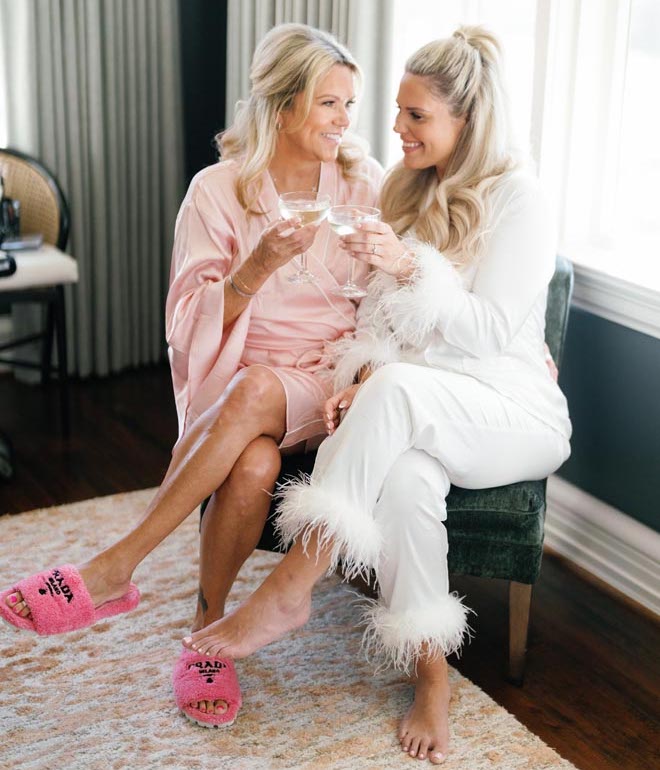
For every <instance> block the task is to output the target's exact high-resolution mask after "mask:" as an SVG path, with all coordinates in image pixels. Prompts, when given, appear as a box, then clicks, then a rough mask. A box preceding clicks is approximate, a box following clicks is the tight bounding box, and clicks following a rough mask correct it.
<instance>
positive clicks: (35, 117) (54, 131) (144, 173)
mask: <svg viewBox="0 0 660 770" xmlns="http://www.w3.org/2000/svg"><path fill="white" fill-rule="evenodd" d="M0 30H2V31H1V32H0V35H1V36H2V44H3V45H2V50H3V58H4V69H5V73H6V75H7V78H8V79H7V85H6V88H7V103H8V104H9V105H10V106H11V104H12V103H17V102H21V103H22V106H21V107H20V109H18V108H17V109H16V112H15V115H13V116H12V115H10V116H9V120H8V129H7V130H8V145H9V146H12V147H16V148H18V149H21V150H23V151H24V152H27V153H29V154H31V155H34V156H36V157H37V158H39V159H40V160H41V161H42V162H43V163H44V164H45V165H46V166H48V167H49V168H50V169H51V170H52V171H53V172H54V173H55V175H56V176H57V178H58V180H59V182H60V184H61V186H62V188H63V189H64V191H65V194H66V196H67V198H68V201H69V205H70V209H71V234H70V240H69V248H68V251H69V252H70V253H71V254H72V256H74V257H75V258H76V259H77V261H78V264H79V270H80V282H79V283H78V284H77V286H75V287H72V288H71V290H70V293H69V296H68V302H67V312H68V318H67V322H68V340H69V361H70V369H71V371H72V372H74V373H76V374H79V375H81V376H86V375H90V374H96V375H106V374H108V373H109V372H115V371H119V370H121V369H123V368H125V367H129V366H137V365H140V364H146V363H151V362H155V361H158V360H159V359H161V358H162V356H163V351H164V327H163V308H164V301H165V296H166V293H167V286H168V273H169V264H170V254H171V245H172V236H173V230H174V222H175V218H176V212H177V209H178V206H179V203H180V201H181V198H182V197H183V192H184V187H183V186H184V172H183V138H182V106H181V105H182V100H181V83H180V54H179V18H178V2H177V0H47V1H46V2H44V1H43V0H22V2H21V3H19V4H16V3H15V2H11V1H10V0H1V3H0ZM26 63H27V66H26ZM15 320H16V323H17V325H18V326H19V327H22V328H21V329H20V330H21V331H22V330H23V329H24V328H25V325H26V324H29V320H26V319H25V318H24V317H21V318H18V319H15Z"/></svg>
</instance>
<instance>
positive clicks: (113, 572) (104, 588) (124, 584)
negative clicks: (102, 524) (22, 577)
mask: <svg viewBox="0 0 660 770" xmlns="http://www.w3.org/2000/svg"><path fill="white" fill-rule="evenodd" d="M77 569H78V572H80V575H81V577H82V579H83V581H84V582H85V586H86V587H87V590H88V591H89V593H90V596H91V597H92V601H93V602H94V606H95V607H100V606H101V605H102V604H105V603H106V602H109V601H112V600H113V599H120V598H121V597H122V596H123V595H124V594H125V593H126V592H127V591H128V589H129V584H130V582H131V576H130V573H129V574H125V575H121V576H120V575H119V573H118V572H117V566H116V563H112V562H111V561H110V560H108V559H106V558H105V557H104V556H103V554H100V555H99V556H96V557H94V558H93V559H91V560H90V561H88V562H85V563H84V564H81V565H80V566H79V567H78V568H77ZM5 603H6V605H7V606H8V607H9V609H11V610H12V611H13V612H15V613H16V614H17V615H20V616H21V617H22V618H29V617H30V608H29V607H28V605H27V603H26V602H25V600H24V599H23V595H22V594H21V592H20V591H14V592H13V593H11V594H9V595H8V596H6V597H5Z"/></svg>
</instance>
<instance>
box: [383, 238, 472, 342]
mask: <svg viewBox="0 0 660 770" xmlns="http://www.w3.org/2000/svg"><path fill="white" fill-rule="evenodd" d="M414 252H415V257H416V267H415V272H414V274H413V276H412V278H411V279H410V283H408V284H406V285H405V286H401V287H399V288H397V289H396V290H395V291H388V292H384V293H383V294H382V296H381V298H380V306H381V308H382V310H383V312H384V313H385V315H386V316H387V318H388V319H389V321H390V324H391V326H392V331H393V333H394V336H395V337H396V338H397V339H398V340H400V341H401V342H404V343H407V344H409V345H413V346H415V347H420V346H421V345H422V344H423V342H424V341H425V340H426V338H427V337H428V335H429V334H430V333H431V332H432V331H434V329H436V328H437V327H438V325H439V324H440V323H441V322H442V321H443V320H444V321H446V320H448V319H449V318H451V317H452V316H453V315H454V312H455V309H456V306H457V303H459V302H460V301H461V298H462V294H463V291H464V289H463V284H462V282H461V278H460V275H459V274H458V272H457V271H456V269H455V268H454V266H453V265H452V263H451V262H450V261H449V260H448V259H447V257H445V256H444V255H443V254H442V253H441V252H439V251H438V250H437V249H436V248H435V247H434V246H432V245H431V244H429V243H415V245H414Z"/></svg>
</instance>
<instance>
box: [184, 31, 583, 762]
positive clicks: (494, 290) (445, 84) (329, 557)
mask: <svg viewBox="0 0 660 770" xmlns="http://www.w3.org/2000/svg"><path fill="white" fill-rule="evenodd" d="M397 101H398V105H399V114H398V116H397V119H396V123H395V127H394V130H395V131H396V132H397V133H398V134H399V135H400V136H401V139H402V145H403V152H404V157H403V161H402V162H401V163H400V164H399V165H398V166H396V167H395V168H394V169H393V170H392V171H391V172H390V174H389V175H388V177H387V179H386V182H385V185H384V188H383V192H382V202H381V208H382V211H383V222H381V223H369V224H365V225H363V226H362V227H361V229H360V231H359V232H358V233H357V234H355V235H350V236H345V238H344V247H345V248H346V250H347V251H348V252H349V253H350V254H351V255H352V256H354V257H355V258H356V259H359V260H362V261H364V262H367V263H369V264H370V265H372V267H373V268H374V273H373V275H372V278H371V282H370V286H369V294H368V296H367V298H366V299H365V300H364V301H363V302H362V305H361V307H360V309H359V312H358V328H357V331H356V333H355V335H354V338H353V339H350V340H346V341H345V342H343V343H342V344H341V346H340V350H339V353H340V354H341V356H340V358H339V360H338V363H337V367H336V371H335V375H336V378H335V379H336V386H337V391H338V392H337V393H336V395H335V396H333V398H331V399H330V400H329V401H328V402H327V404H326V418H327V428H328V432H329V433H330V434H331V436H330V437H329V438H328V439H327V440H326V441H325V442H324V443H323V444H322V445H321V447H320V449H319V452H318V455H317V459H316V464H315V467H314V471H313V473H312V476H311V478H310V479H309V480H303V481H299V482H296V483H294V484H291V485H290V486H288V488H287V489H286V490H285V491H284V493H283V502H282V506H281V513H280V519H279V523H278V525H279V528H280V531H281V533H282V535H283V537H284V539H285V540H287V541H293V545H292V547H291V549H290V550H289V552H288V554H287V555H286V556H285V557H284V559H283V560H282V561H281V562H280V564H279V565H278V566H277V568H276V569H275V570H274V572H273V573H272V574H271V575H270V576H269V577H268V578H267V579H266V580H265V582H264V583H263V584H262V586H261V587H260V588H259V589H258V590H257V591H256V592H255V593H254V594H253V595H252V597H250V599H248V600H247V602H245V603H244V604H243V605H242V606H241V607H239V608H238V609H237V610H236V611H235V612H234V613H232V614H231V615H229V616H226V617H225V618H223V619H222V620H221V621H218V622H217V623H214V624H212V625H210V626H208V627H207V628H206V629H203V630H202V631H199V632H197V633H195V634H193V635H192V637H188V638H186V639H185V640H184V645H186V646H189V647H192V648H194V649H196V650H199V651H201V652H207V653H210V654H218V652H219V651H222V654H223V655H229V656H232V657H237V658H239V657H245V656H246V655H249V654H251V653H252V652H254V651H255V650H256V649H258V648H260V647H262V646H263V645H265V644H267V643H268V642H270V641H272V640H274V639H275V638H278V637H281V636H282V635H283V634H284V633H286V632H287V631H289V630H291V629H293V628H295V627H298V626H300V625H302V624H303V623H304V622H306V620H307V618H308V617H309V612H310V605H311V590H312V587H313V585H314V583H315V582H316V580H318V578H319V577H320V576H321V575H322V574H324V573H325V572H327V571H328V570H333V569H334V568H335V567H336V565H337V563H338V562H339V560H341V561H342V564H343V566H344V569H345V570H346V571H347V573H348V574H351V573H353V574H355V573H358V572H363V573H366V572H368V571H369V570H371V569H374V570H375V572H376V575H377V579H378V585H379V589H380V600H379V601H378V602H377V603H375V604H373V605H371V606H370V608H369V609H368V611H367V616H368V621H369V622H368V628H367V631H366V640H367V643H368V646H369V647H370V648H371V649H373V650H375V651H377V652H378V653H381V654H382V655H384V656H385V660H386V661H387V662H391V663H392V664H394V665H396V666H397V667H399V668H401V669H403V670H414V672H415V675H416V678H415V684H416V688H415V700H414V703H413V704H412V706H411V707H410V710H409V711H408V713H407V714H406V715H405V716H404V718H403V720H402V722H401V726H400V729H399V740H400V743H401V747H402V749H403V750H404V751H406V752H408V753H409V754H410V755H411V756H413V757H417V758H418V759H426V758H427V757H428V758H429V759H430V761H431V762H432V763H434V764H438V763H440V762H442V761H444V757H445V756H446V754H447V750H448V743H449V735H448V719H447V712H448V706H449V684H448V679H447V664H446V660H445V657H446V656H447V655H449V654H450V653H452V652H455V651H456V650H458V649H459V647H460V646H461V643H462V641H463V639H464V637H465V635H466V633H467V629H468V626H467V615H468V613H469V610H468V608H466V607H465V606H464V605H463V604H462V603H461V601H460V599H459V598H458V597H457V596H456V595H454V594H450V593H449V580H448V575H447V559H446V554H447V534H446V530H445V527H444V524H443V521H444V519H445V518H446V508H445V504H444V500H445V497H446V495H447V493H448V492H449V487H450V484H456V485H457V486H461V487H466V488H474V489H479V488H483V487H491V486H499V485H502V484H509V483H512V482H516V481H522V480H525V479H541V478H545V477H546V476H547V475H548V474H550V473H552V472H553V471H555V470H556V469H557V468H558V467H559V466H560V465H561V464H562V463H563V462H564V460H566V458H567V457H568V455H569V452H570V449H569V438H570V432H571V426H570V421H569V417H568V410H567V407H566V401H565V399H564V396H563V395H562V393H561V391H560V390H559V388H558V386H557V384H556V383H555V381H554V379H553V378H552V376H551V375H550V373H549V371H548V367H547V366H546V362H545V352H544V331H545V329H544V327H545V321H544V319H545V306H546V294H547V286H548V283H549V281H550V278H551V277H552V274H553V270H554V263H555V256H554V240H553V235H552V228H551V226H550V222H549V218H548V214H547V212H546V206H545V203H544V200H543V197H542V195H541V194H540V192H539V190H538V187H537V184H536V182H535V181H534V179H533V178H532V177H531V176H529V175H528V174H527V173H525V172H524V171H522V170H521V169H520V168H519V167H518V165H517V164H516V162H515V160H514V159H513V156H512V155H511V154H510V153H509V151H508V150H507V147H508V142H507V139H508V137H507V133H506V115H505V111H504V108H503V101H502V94H501V84H500V76H499V47H498V44H497V41H496V40H495V39H494V38H493V37H492V35H490V34H489V33H487V32H486V31H485V30H483V29H481V28H478V27H472V28H468V27H463V28H461V29H459V30H457V32H455V33H454V35H453V36H452V37H451V38H449V39H447V40H441V41H436V42H433V43H430V44H429V45H427V46H425V47H424V48H422V49H421V50H420V51H418V52H417V53H416V54H414V55H413V56H412V57H411V59H410V60H409V61H408V62H407V65H406V73H405V75H404V77H403V79H402V81H401V86H400V89H399V94H398V100H397ZM340 417H341V422H340Z"/></svg>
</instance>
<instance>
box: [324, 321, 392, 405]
mask: <svg viewBox="0 0 660 770" xmlns="http://www.w3.org/2000/svg"><path fill="white" fill-rule="evenodd" d="M332 353H333V356H336V357H337V362H336V364H335V369H334V374H333V380H334V387H335V392H338V391H340V390H342V389H343V388H347V387H348V386H349V385H352V384H353V382H354V381H355V375H356V374H357V373H358V372H359V371H360V369H362V367H363V366H370V367H371V368H372V369H378V368H379V367H380V366H384V365H385V364H390V363H393V362H395V361H398V360H399V357H400V351H399V346H398V344H397V342H396V340H394V339H393V338H392V337H387V338H386V339H381V338H380V337H378V335H377V334H376V333H375V332H374V331H372V330H371V329H368V330H367V329H363V330H361V331H359V332H358V333H357V334H356V336H355V337H342V339H340V340H338V341H337V342H336V343H335V344H334V345H333V350H332Z"/></svg>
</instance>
